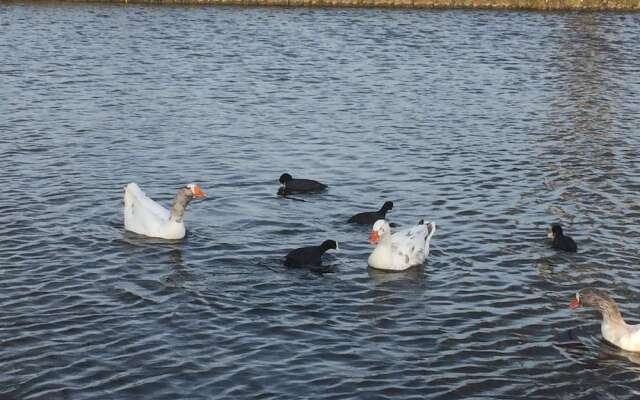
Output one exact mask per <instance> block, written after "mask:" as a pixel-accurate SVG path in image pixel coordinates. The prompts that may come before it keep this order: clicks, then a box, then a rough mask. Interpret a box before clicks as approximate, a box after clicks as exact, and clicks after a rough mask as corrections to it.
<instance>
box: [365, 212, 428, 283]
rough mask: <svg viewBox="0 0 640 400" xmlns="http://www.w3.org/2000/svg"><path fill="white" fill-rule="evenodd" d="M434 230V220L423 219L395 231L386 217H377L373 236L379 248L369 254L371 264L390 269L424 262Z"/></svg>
mask: <svg viewBox="0 0 640 400" xmlns="http://www.w3.org/2000/svg"><path fill="white" fill-rule="evenodd" d="M435 231H436V223H435V222H426V223H425V222H424V220H420V222H418V224H417V225H416V226H414V227H412V228H409V229H406V230H402V231H398V232H396V233H394V234H393V235H392V234H391V227H390V226H389V223H388V222H387V221H385V220H383V219H381V220H378V221H376V223H375V224H373V230H372V231H371V240H370V243H371V244H375V245H376V248H375V249H374V250H373V253H371V255H370V256H369V260H368V261H369V266H370V267H372V268H376V269H383V270H387V271H403V270H405V269H407V268H410V267H413V266H415V265H420V264H422V263H424V261H425V260H426V259H427V256H428V255H429V241H430V240H431V236H432V235H433V234H434V232H435Z"/></svg>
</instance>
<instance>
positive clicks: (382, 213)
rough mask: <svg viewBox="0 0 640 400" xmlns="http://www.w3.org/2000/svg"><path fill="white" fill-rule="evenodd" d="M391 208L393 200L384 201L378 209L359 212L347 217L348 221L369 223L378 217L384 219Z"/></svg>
mask: <svg viewBox="0 0 640 400" xmlns="http://www.w3.org/2000/svg"><path fill="white" fill-rule="evenodd" d="M392 209H393V201H386V202H385V203H384V204H383V205H382V207H381V208H380V210H378V211H366V212H361V213H358V214H356V215H354V216H353V217H351V218H349V221H347V222H350V223H356V224H366V225H371V224H373V223H375V222H376V221H377V220H379V219H385V218H386V217H387V212H388V211H390V210H392Z"/></svg>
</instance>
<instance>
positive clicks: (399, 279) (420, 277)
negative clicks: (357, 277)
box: [367, 265, 425, 287]
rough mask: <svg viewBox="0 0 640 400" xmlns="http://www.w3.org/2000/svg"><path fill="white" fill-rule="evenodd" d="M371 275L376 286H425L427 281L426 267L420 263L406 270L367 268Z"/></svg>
mask: <svg viewBox="0 0 640 400" xmlns="http://www.w3.org/2000/svg"><path fill="white" fill-rule="evenodd" d="M367 273H368V274H369V277H370V278H371V279H373V281H374V282H375V284H376V286H379V287H380V286H386V285H389V284H398V286H403V285H406V287H415V286H423V285H424V282H425V267H424V265H418V266H415V267H411V268H409V269H406V270H404V271H395V272H389V271H382V270H379V269H375V268H371V267H368V268H367Z"/></svg>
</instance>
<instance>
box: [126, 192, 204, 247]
mask: <svg viewBox="0 0 640 400" xmlns="http://www.w3.org/2000/svg"><path fill="white" fill-rule="evenodd" d="M194 197H195V198H202V197H206V193H204V192H203V191H202V189H200V185H196V184H194V183H192V184H189V185H187V186H185V187H183V188H181V189H180V190H178V194H177V195H176V198H175V200H174V201H173V206H172V207H171V211H169V210H167V209H166V208H164V207H163V206H161V205H160V204H158V203H156V202H155V201H153V200H151V199H150V198H149V197H147V195H146V194H145V193H144V192H143V191H142V189H140V187H139V186H138V185H136V184H135V183H130V184H128V185H127V187H126V188H125V190H124V228H125V229H126V230H128V231H131V232H135V233H139V234H141V235H145V236H150V237H156V238H161V239H182V238H183V237H184V235H185V232H186V229H185V227H184V221H183V219H182V218H183V216H184V210H185V208H187V205H188V204H189V202H190V201H191V200H192V199H193V198H194Z"/></svg>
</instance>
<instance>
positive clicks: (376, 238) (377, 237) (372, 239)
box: [369, 231, 380, 244]
mask: <svg viewBox="0 0 640 400" xmlns="http://www.w3.org/2000/svg"><path fill="white" fill-rule="evenodd" d="M379 241H380V235H379V234H378V231H371V237H370V238H369V243H371V244H378V242H379Z"/></svg>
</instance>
